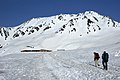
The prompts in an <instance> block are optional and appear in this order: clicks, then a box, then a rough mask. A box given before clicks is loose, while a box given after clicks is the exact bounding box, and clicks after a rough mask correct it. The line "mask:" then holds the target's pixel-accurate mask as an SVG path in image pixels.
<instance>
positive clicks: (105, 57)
mask: <svg viewBox="0 0 120 80" xmlns="http://www.w3.org/2000/svg"><path fill="white" fill-rule="evenodd" d="M108 59H109V54H108V53H107V52H106V51H104V52H103V54H102V65H103V69H105V70H107V69H108V65H107V62H108Z"/></svg>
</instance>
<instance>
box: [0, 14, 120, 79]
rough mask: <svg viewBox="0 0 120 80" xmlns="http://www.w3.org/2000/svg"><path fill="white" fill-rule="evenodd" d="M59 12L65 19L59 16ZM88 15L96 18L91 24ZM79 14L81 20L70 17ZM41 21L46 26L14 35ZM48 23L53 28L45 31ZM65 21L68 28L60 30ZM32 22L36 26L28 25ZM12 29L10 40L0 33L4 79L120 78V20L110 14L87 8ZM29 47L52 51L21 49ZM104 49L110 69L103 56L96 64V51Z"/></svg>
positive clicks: (37, 19)
mask: <svg viewBox="0 0 120 80" xmlns="http://www.w3.org/2000/svg"><path fill="white" fill-rule="evenodd" d="M58 16H62V19H61V20H58V19H57V18H58ZM85 16H87V18H89V19H90V20H91V21H94V22H93V23H92V22H91V23H90V24H88V23H87V21H89V19H87V18H84V17H85ZM94 17H95V18H94ZM76 18H79V20H77V21H74V20H73V22H71V21H70V20H71V19H76ZM83 18H84V19H83ZM97 19H98V21H97ZM51 20H53V22H52V23H51ZM72 23H74V25H72V26H71V24H72ZM108 23H109V24H108ZM40 24H44V26H43V27H41V28H40V29H39V31H36V32H34V33H31V34H30V35H27V34H28V33H29V32H26V33H25V35H24V36H22V35H20V36H19V37H16V38H13V37H12V36H13V34H14V32H15V33H20V32H19V31H20V30H21V31H26V30H28V31H29V30H30V29H33V28H34V27H35V26H37V27H38V25H40ZM48 25H49V26H51V28H50V29H47V30H46V31H44V30H45V28H46V26H48ZM63 25H66V28H65V29H64V30H63V31H60V29H61V27H63ZM89 25H90V26H89ZM113 25H114V26H113ZM30 26H32V28H28V27H30ZM98 26H99V27H100V28H101V29H100V30H98V28H99V27H98ZM18 28H19V29H18ZM73 28H75V29H76V31H75V30H72V29H73ZM88 28H89V29H88ZM88 30H89V34H87V32H88ZM56 31H58V32H57V33H56ZM1 32H4V28H2V29H1ZM10 32H12V33H11V34H9V36H8V37H7V38H6V40H4V37H5V36H0V47H1V46H2V48H0V80H120V62H119V61H120V24H119V23H118V22H115V21H112V20H111V19H109V18H108V17H103V16H101V15H99V14H97V13H95V12H85V13H84V14H79V16H77V15H75V14H71V15H68V14H61V15H57V16H52V17H46V18H33V19H31V20H30V21H27V22H26V23H23V24H21V25H19V26H17V27H14V29H13V31H12V30H11V31H10ZM1 35H3V34H1ZM26 49H27V50H29V49H30V50H34V49H35V50H36V49H48V50H52V52H21V51H22V50H26ZM104 50H105V51H107V52H108V53H109V55H110V58H109V62H108V70H107V71H106V70H103V67H102V64H101V62H102V60H101V58H100V60H99V63H100V66H99V67H95V66H94V61H93V52H94V51H96V52H98V53H99V54H100V56H101V55H102V53H103V51H104Z"/></svg>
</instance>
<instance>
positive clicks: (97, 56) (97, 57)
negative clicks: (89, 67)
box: [94, 52, 100, 67]
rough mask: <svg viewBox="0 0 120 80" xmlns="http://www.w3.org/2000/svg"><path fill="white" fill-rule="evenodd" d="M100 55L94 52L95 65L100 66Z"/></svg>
mask: <svg viewBox="0 0 120 80" xmlns="http://www.w3.org/2000/svg"><path fill="white" fill-rule="evenodd" d="M99 58H100V56H99V54H98V53H96V52H94V61H95V66H96V67H97V66H99V64H98V60H99Z"/></svg>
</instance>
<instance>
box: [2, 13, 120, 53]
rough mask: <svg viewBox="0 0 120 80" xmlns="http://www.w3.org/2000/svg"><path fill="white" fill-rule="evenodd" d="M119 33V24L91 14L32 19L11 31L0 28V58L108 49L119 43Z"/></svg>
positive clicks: (107, 18) (96, 14) (10, 29)
mask: <svg viewBox="0 0 120 80" xmlns="http://www.w3.org/2000/svg"><path fill="white" fill-rule="evenodd" d="M119 31H120V24H119V23H118V22H116V21H113V20H112V19H110V18H109V17H106V16H102V15H99V14H98V13H96V12H94V11H86V12H85V13H79V14H60V15H56V16H52V17H44V18H33V19H31V20H29V21H27V22H25V23H23V24H21V25H19V26H16V27H13V28H5V27H2V28H0V34H1V35H0V45H1V46H2V49H0V54H4V53H5V54H9V53H18V52H20V51H21V50H23V49H28V48H32V49H51V50H57V49H66V50H71V49H79V48H89V47H97V46H104V45H110V44H114V43H119V41H120V38H119V37H118V36H119ZM112 33H113V34H112ZM111 36H115V39H113V38H112V37H111ZM111 38H112V39H111ZM106 39H108V40H106ZM98 42H99V44H98ZM73 46H74V47H73Z"/></svg>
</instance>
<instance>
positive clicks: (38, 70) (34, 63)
mask: <svg viewBox="0 0 120 80" xmlns="http://www.w3.org/2000/svg"><path fill="white" fill-rule="evenodd" d="M75 52H76V53H75ZM83 52H84V51H83ZM83 52H81V53H83ZM81 53H80V52H78V51H58V52H51V53H22V54H10V55H6V56H3V57H0V80H120V66H112V64H109V70H108V71H106V70H102V69H101V68H102V65H101V66H100V67H99V68H97V67H94V66H92V65H94V62H93V55H92V54H91V55H90V54H89V55H86V54H88V53H86V54H81Z"/></svg>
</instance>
